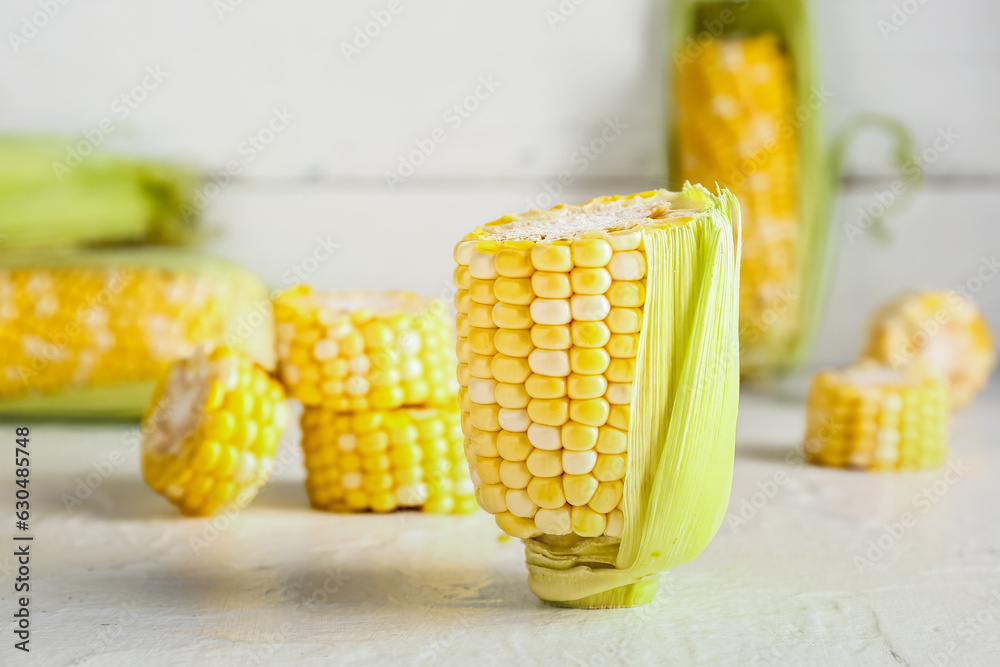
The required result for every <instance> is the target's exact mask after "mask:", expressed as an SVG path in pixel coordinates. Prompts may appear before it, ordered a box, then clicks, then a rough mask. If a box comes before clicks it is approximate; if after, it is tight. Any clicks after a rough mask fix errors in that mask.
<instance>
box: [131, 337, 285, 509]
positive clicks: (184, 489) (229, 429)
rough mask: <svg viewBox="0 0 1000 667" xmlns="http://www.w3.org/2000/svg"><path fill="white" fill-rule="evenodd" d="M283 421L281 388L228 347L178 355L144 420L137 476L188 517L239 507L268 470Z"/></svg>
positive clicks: (267, 474) (243, 504)
mask: <svg viewBox="0 0 1000 667" xmlns="http://www.w3.org/2000/svg"><path fill="white" fill-rule="evenodd" d="M287 425H288V406H287V404H286V402H285V392H284V390H283V389H282V388H281V385H279V384H278V383H277V382H276V381H275V380H274V379H272V378H271V376H270V375H268V373H267V371H265V370H264V369H263V368H262V367H260V366H258V365H257V364H255V363H253V362H252V361H250V360H249V359H248V358H246V357H244V356H242V355H240V354H239V353H237V352H236V351H234V350H233V349H231V348H225V347H219V348H215V349H214V350H212V351H211V353H209V352H207V351H206V350H205V349H203V348H202V349H199V350H197V351H196V352H195V354H194V355H192V356H191V357H188V358H185V359H181V360H179V361H176V362H175V363H174V364H172V365H171V367H170V370H169V372H168V373H167V374H166V376H165V377H164V378H163V380H162V381H161V382H160V383H159V384H158V386H157V389H156V393H155V395H154V398H153V402H152V404H151V405H150V407H149V409H148V411H147V413H146V416H145V418H144V420H143V425H142V430H143V434H144V437H143V442H142V474H143V477H144V478H145V480H146V483H147V484H149V485H150V486H151V487H152V488H153V490H154V491H156V492H157V493H159V494H161V495H163V496H164V497H166V499H167V500H169V501H170V502H171V503H173V504H174V505H176V506H177V507H178V508H180V510H181V513H183V514H185V515H189V516H208V515H210V514H213V513H214V512H216V511H217V510H219V509H220V508H222V507H226V508H228V509H240V508H242V507H245V506H246V505H247V504H248V503H249V502H250V501H251V500H253V498H254V497H255V496H256V495H257V491H258V490H259V489H260V487H261V486H262V485H263V484H264V482H266V481H267V478H268V476H269V475H270V473H271V468H272V464H273V461H274V455H275V451H276V450H277V447H278V444H279V442H280V441H281V436H282V433H283V432H284V430H285V428H286V426H287Z"/></svg>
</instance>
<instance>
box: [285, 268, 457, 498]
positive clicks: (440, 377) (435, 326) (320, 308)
mask: <svg viewBox="0 0 1000 667" xmlns="http://www.w3.org/2000/svg"><path fill="white" fill-rule="evenodd" d="M275 316H276V319H277V322H278V324H277V335H278V357H279V364H280V372H281V377H282V379H283V381H284V382H285V384H286V386H287V387H288V388H289V392H290V395H291V396H293V397H295V398H298V399H299V400H301V401H302V402H303V403H304V404H305V406H306V409H305V411H304V412H303V415H302V421H301V426H302V448H303V452H304V454H305V463H306V471H307V476H306V489H307V491H308V492H309V499H310V502H311V504H312V506H313V507H315V508H317V509H323V510H329V511H338V512H342V511H364V510H372V511H376V512H388V511H392V510H396V509H409V508H413V509H417V508H420V509H423V511H425V512H434V513H451V512H467V511H469V510H470V509H472V508H474V506H475V501H474V499H473V489H472V484H471V482H470V480H469V476H468V472H467V470H466V468H465V461H464V456H463V454H462V432H461V426H460V424H459V415H458V404H457V397H456V394H457V386H458V385H457V383H456V381H455V377H454V367H455V366H454V365H455V357H454V351H453V344H454V342H453V341H454V336H453V335H452V333H451V325H450V322H449V320H448V318H447V314H446V305H445V304H444V303H443V302H441V301H440V300H432V299H425V298H423V297H420V296H418V295H416V294H414V293H412V292H405V291H392V292H381V293H368V292H339V293H318V292H314V291H312V290H311V289H309V288H307V287H295V288H292V289H290V290H288V291H286V292H285V293H283V294H281V295H279V296H278V298H277V299H276V300H275Z"/></svg>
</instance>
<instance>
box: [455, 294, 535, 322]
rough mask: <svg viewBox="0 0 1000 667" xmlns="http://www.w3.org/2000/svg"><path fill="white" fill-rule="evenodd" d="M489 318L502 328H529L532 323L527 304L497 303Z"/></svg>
mask: <svg viewBox="0 0 1000 667" xmlns="http://www.w3.org/2000/svg"><path fill="white" fill-rule="evenodd" d="M535 301H537V299H536V300H535ZM533 306H534V302H532V307H533ZM470 317H471V314H470ZM490 319H491V321H492V322H493V323H494V324H495V325H496V326H498V327H500V328H502V329H530V328H531V325H532V324H534V320H532V317H531V310H530V307H529V306H513V305H511V304H509V303H498V304H496V305H495V306H493V312H492V314H491V315H490Z"/></svg>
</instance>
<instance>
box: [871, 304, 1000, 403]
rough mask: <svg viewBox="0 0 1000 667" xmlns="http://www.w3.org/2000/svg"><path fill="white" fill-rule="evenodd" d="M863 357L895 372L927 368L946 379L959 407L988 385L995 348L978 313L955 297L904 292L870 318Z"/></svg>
mask: <svg viewBox="0 0 1000 667" xmlns="http://www.w3.org/2000/svg"><path fill="white" fill-rule="evenodd" d="M865 356H866V357H868V358H870V359H875V360H877V361H879V362H881V363H883V364H886V365H888V366H890V367H892V368H894V369H897V370H899V369H903V368H907V367H909V366H910V365H912V364H914V363H919V364H924V365H927V366H930V367H932V368H933V369H934V370H935V371H937V372H938V373H940V374H942V375H944V376H945V377H946V378H947V380H948V383H949V386H950V390H951V401H952V406H953V407H956V408H959V407H962V406H965V405H968V404H969V403H970V402H971V401H972V399H973V398H974V397H975V396H976V394H978V393H979V392H980V391H981V390H982V389H983V388H984V387H985V386H986V384H987V383H988V382H989V378H990V374H991V373H992V372H993V368H994V366H995V365H996V346H995V344H994V342H993V336H992V334H991V333H990V327H989V324H988V323H987V321H986V318H985V317H983V314H982V312H980V310H979V308H978V307H977V306H976V304H975V303H974V302H972V301H971V300H969V299H966V298H965V297H963V296H962V295H960V294H959V293H958V292H923V293H908V294H904V295H902V296H900V297H898V298H896V299H894V300H892V301H890V302H889V303H886V304H885V305H883V306H882V307H881V308H880V309H879V310H878V312H877V313H876V314H875V316H874V317H873V318H872V323H871V327H870V332H869V335H868V344H867V347H866V349H865Z"/></svg>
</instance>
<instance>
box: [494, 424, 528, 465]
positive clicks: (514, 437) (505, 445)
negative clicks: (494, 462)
mask: <svg viewBox="0 0 1000 667" xmlns="http://www.w3.org/2000/svg"><path fill="white" fill-rule="evenodd" d="M496 449H497V452H498V453H499V455H500V456H501V457H503V459H504V460H505V461H526V460H527V459H528V455H529V454H531V450H532V445H531V442H530V441H529V440H528V436H527V434H526V433H511V432H510V431H500V433H498V434H497V438H496Z"/></svg>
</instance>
